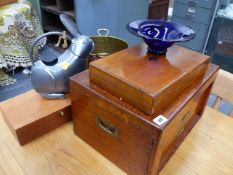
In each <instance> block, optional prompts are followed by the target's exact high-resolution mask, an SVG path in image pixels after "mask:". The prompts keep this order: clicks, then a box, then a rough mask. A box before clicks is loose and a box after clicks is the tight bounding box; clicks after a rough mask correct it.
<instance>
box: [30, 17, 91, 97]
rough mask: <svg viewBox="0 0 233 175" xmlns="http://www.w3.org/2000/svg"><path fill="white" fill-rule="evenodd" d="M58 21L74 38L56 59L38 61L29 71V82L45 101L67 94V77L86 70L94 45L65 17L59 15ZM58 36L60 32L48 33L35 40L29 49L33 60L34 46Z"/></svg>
mask: <svg viewBox="0 0 233 175" xmlns="http://www.w3.org/2000/svg"><path fill="white" fill-rule="evenodd" d="M60 19H61V21H62V22H63V24H64V26H65V27H66V28H67V29H68V31H69V32H70V33H71V34H72V35H73V36H74V38H73V39H72V40H71V38H68V39H70V40H71V45H70V46H69V48H68V49H67V50H66V51H65V52H64V53H63V54H62V55H60V56H59V57H58V58H56V59H55V60H52V61H50V62H45V61H42V60H38V61H36V62H35V63H34V65H33V66H32V69H31V81H32V85H33V87H34V89H35V90H36V91H37V92H38V93H40V94H41V95H42V96H43V97H45V98H47V99H56V98H64V94H65V93H67V92H69V77H71V76H73V75H74V74H77V73H79V72H81V71H83V70H85V69H86V66H85V63H86V57H87V56H88V54H89V53H90V52H91V51H92V50H93V48H94V43H93V41H92V40H91V39H90V38H89V37H88V36H86V35H82V34H81V33H80V32H79V29H78V28H77V26H76V24H75V23H74V22H73V21H72V20H71V19H70V18H69V17H68V16H66V15H60ZM50 35H60V36H62V35H63V33H62V32H49V33H46V34H44V35H42V36H40V37H39V38H37V39H36V40H35V41H34V42H33V44H32V46H31V49H30V56H31V59H32V60H34V59H33V49H34V47H35V45H36V44H37V43H38V42H39V41H40V40H41V39H43V38H44V37H47V36H50Z"/></svg>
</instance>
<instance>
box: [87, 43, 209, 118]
mask: <svg viewBox="0 0 233 175" xmlns="http://www.w3.org/2000/svg"><path fill="white" fill-rule="evenodd" d="M208 64H209V57H208V56H206V55H203V54H200V53H198V52H194V51H191V50H189V49H185V48H182V47H180V46H176V45H174V46H172V47H171V48H169V49H168V51H167V53H166V55H154V54H150V53H147V46H146V45H145V44H141V45H137V46H135V47H132V48H128V49H125V50H123V51H120V52H117V53H115V54H112V55H110V56H107V57H105V58H102V59H99V60H97V61H94V62H91V63H90V67H89V68H90V80H91V81H93V82H94V83H96V84H97V85H99V86H100V87H102V88H103V89H106V90H107V91H109V92H111V93H113V94H114V95H116V96H118V97H120V98H121V99H122V100H123V101H126V102H128V103H129V104H131V105H132V106H134V107H136V108H138V109H140V110H142V111H144V112H145V113H147V114H149V115H152V114H154V115H155V114H159V113H160V112H162V111H163V110H164V109H165V108H166V107H167V106H168V105H170V104H171V102H173V100H175V99H176V98H177V96H179V95H180V94H181V93H182V92H183V91H184V90H185V89H186V88H187V87H189V86H190V85H191V84H193V83H194V82H195V81H200V79H201V78H203V76H204V75H205V72H206V69H207V67H208ZM168 99H169V100H168Z"/></svg>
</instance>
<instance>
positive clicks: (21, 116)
mask: <svg viewBox="0 0 233 175" xmlns="http://www.w3.org/2000/svg"><path fill="white" fill-rule="evenodd" d="M70 105H71V102H70V98H69V95H66V98H65V99H56V100H46V99H44V98H43V97H41V96H40V95H39V94H38V93H37V92H36V91H34V90H31V91H28V92H26V93H23V94H21V95H19V96H16V97H14V98H11V99H8V100H6V101H4V102H1V103H0V111H2V113H3V116H4V119H5V121H6V122H7V124H8V126H9V128H10V129H11V131H12V132H13V133H14V135H15V136H16V137H17V138H18V140H19V142H20V144H21V145H24V144H26V143H28V142H29V141H31V140H33V139H35V138H37V137H39V136H41V135H43V134H45V133H47V132H49V131H51V130H53V129H55V128H57V127H59V126H61V125H62V124H64V123H66V122H68V121H70V120H71V109H70Z"/></svg>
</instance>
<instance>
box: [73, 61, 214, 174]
mask: <svg viewBox="0 0 233 175" xmlns="http://www.w3.org/2000/svg"><path fill="white" fill-rule="evenodd" d="M217 70H218V68H217V67H216V66H214V65H211V66H209V68H208V71H207V73H206V75H205V77H204V79H203V80H201V81H199V82H197V83H194V84H193V85H191V86H190V87H189V88H187V89H185V90H184V91H183V93H182V94H180V95H179V96H177V98H176V100H174V101H173V102H172V105H170V106H168V107H167V108H166V109H165V110H164V111H162V112H161V113H160V114H159V115H156V116H155V115H152V116H151V115H148V114H146V113H144V112H142V111H141V110H139V109H137V108H135V107H133V106H131V105H129V104H128V103H126V102H124V101H122V100H121V99H119V98H118V97H116V96H114V95H113V94H111V93H110V92H108V91H106V90H104V89H103V88H101V87H99V86H97V85H96V84H94V83H93V82H91V81H90V79H89V72H88V71H85V72H82V73H80V74H78V75H75V76H73V77H72V78H71V81H70V88H71V103H72V116H73V122H74V132H75V133H76V134H77V135H78V136H79V137H80V138H82V139H83V140H84V141H85V142H87V143H88V144H89V145H91V146H92V147H93V148H95V149H96V150H97V151H99V152H100V153H101V154H103V155H104V156H105V157H107V158H108V159H109V160H111V161H112V162H113V163H115V164H116V165H117V166H119V167H120V168H121V169H122V170H123V171H125V172H126V173H128V174H129V175H155V174H157V173H158V172H159V171H160V170H161V168H162V167H163V166H164V164H165V163H166V162H167V160H168V159H169V157H170V156H171V155H172V154H173V153H174V151H175V150H176V148H177V147H178V146H179V145H180V143H181V142H182V141H183V139H184V138H185V136H186V135H187V134H188V132H189V131H190V130H191V128H192V127H193V126H194V125H195V123H196V122H197V121H198V119H199V118H200V116H201V114H202V112H203V109H204V106H205V103H206V101H207V98H208V95H209V92H210V90H211V87H212V84H213V82H214V80H215V78H216V74H217Z"/></svg>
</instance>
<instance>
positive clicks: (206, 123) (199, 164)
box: [0, 107, 233, 175]
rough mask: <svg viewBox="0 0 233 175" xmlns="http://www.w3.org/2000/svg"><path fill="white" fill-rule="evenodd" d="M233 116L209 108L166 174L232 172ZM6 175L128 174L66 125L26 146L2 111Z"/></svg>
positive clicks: (0, 139) (1, 170) (0, 168)
mask: <svg viewBox="0 0 233 175" xmlns="http://www.w3.org/2000/svg"><path fill="white" fill-rule="evenodd" d="M232 126H233V119H232V118H229V117H227V116H225V115H224V114H222V113H219V112H217V111H216V110H214V109H211V108H209V107H206V109H205V112H204V114H203V117H202V118H201V119H200V121H199V122H198V124H197V125H196V126H195V127H194V129H193V130H192V131H191V133H190V134H189V135H188V137H187V138H186V139H185V141H184V142H183V143H182V144H181V146H180V147H179V149H178V150H177V151H176V153H175V154H174V155H173V156H172V157H171V159H170V160H169V162H168V163H167V164H166V165H165V167H164V169H163V170H162V171H161V173H160V175H197V174H205V175H219V174H224V175H232V173H233V164H232V162H233V154H232V150H233V139H232V138H233V127H232ZM0 133H1V134H0V147H1V149H0V157H1V158H0V174H2V175H29V174H30V175H31V174H33V175H41V174H43V175H64V174H67V175H93V174H94V175H125V173H124V172H123V171H121V170H120V169H119V168H118V167H116V166H115V165H113V164H112V163H111V162H110V161H108V160H107V159H106V158H104V157H103V156H102V155H100V154H99V153H98V152H96V151H95V150H94V149H93V148H91V147H90V146H88V145H87V144H86V143H84V142H83V141H82V140H81V139H79V138H78V137H77V136H75V135H74V133H73V128H72V123H68V124H65V125H63V126H62V127H60V128H58V129H56V130H55V131H53V132H51V133H49V134H46V135H44V136H42V137H40V138H38V139H36V140H34V141H32V142H31V143H29V144H27V145H25V146H23V147H20V146H19V144H18V143H17V140H16V139H15V138H14V136H13V135H12V133H11V132H10V130H9V128H8V127H7V125H6V124H5V122H4V120H3V118H2V115H1V114H0Z"/></svg>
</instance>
